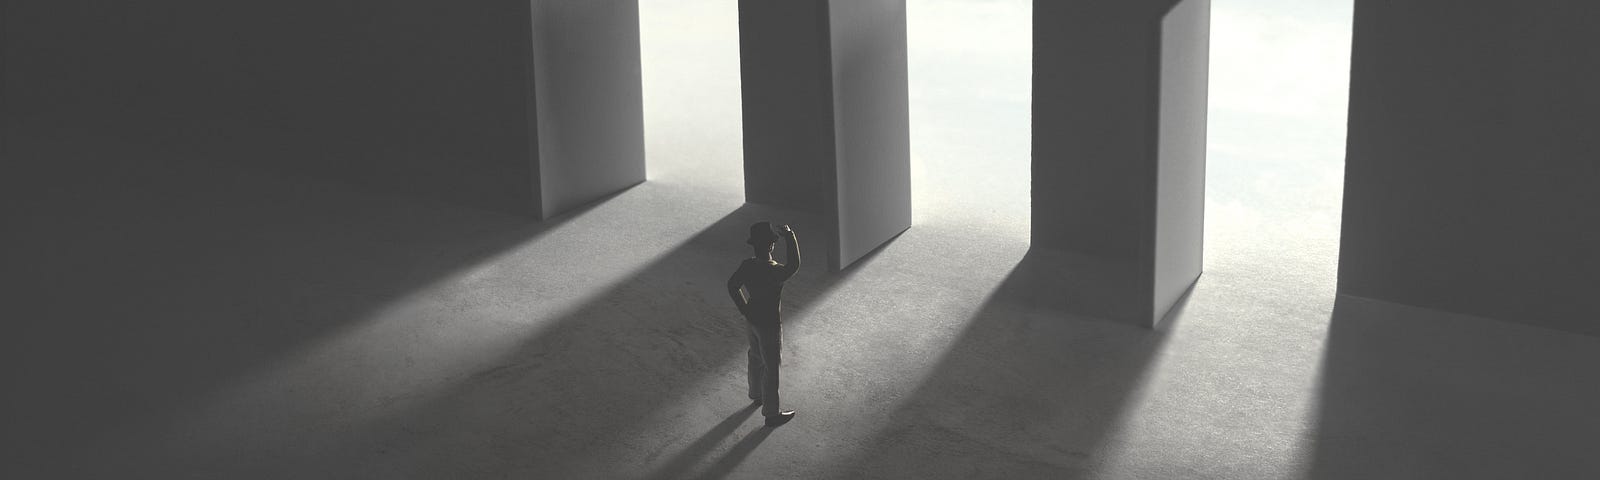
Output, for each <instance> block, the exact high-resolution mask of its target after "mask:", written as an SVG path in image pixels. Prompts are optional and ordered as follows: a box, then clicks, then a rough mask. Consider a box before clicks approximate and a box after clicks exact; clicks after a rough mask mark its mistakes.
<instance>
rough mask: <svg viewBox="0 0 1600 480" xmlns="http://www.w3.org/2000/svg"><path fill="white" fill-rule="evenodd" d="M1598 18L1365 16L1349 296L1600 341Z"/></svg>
mask: <svg viewBox="0 0 1600 480" xmlns="http://www.w3.org/2000/svg"><path fill="white" fill-rule="evenodd" d="M1597 14H1600V7H1596V6H1594V4H1593V3H1591V2H1576V1H1573V2H1565V1H1546V2H1526V3H1524V2H1509V1H1489V0H1474V1H1468V2H1459V1H1449V2H1447V1H1412V2H1382V1H1365V0H1362V1H1358V2H1357V4H1356V9H1355V28H1354V44H1353V50H1352V61H1351V80H1350V84H1351V96H1350V129H1349V140H1348V141H1349V146H1348V153H1347V155H1348V158H1347V160H1346V174H1345V195H1344V199H1345V200H1344V201H1345V204H1344V220H1343V225H1344V226H1343V232H1342V239H1341V245H1340V250H1341V251H1340V265H1339V270H1340V272H1339V288H1340V291H1341V292H1342V293H1346V294H1352V295H1359V296H1365V297H1373V298H1380V299H1385V300H1391V301H1397V302H1402V303H1409V304H1414V305H1419V306H1424V307H1430V308H1439V309H1444V310H1450V311H1457V312H1464V313H1470V314H1476V315H1483V316H1489V317H1494V318H1500V319H1504V320H1511V321H1519V322H1527V323H1532V324H1536V325H1542V326H1547V327H1553V328H1559V329H1565V330H1572V331H1579V332H1586V333H1590V334H1600V320H1596V319H1600V302H1597V300H1596V298H1597V297H1600V296H1597V295H1595V292H1597V291H1600V261H1597V254H1596V249H1597V248H1600V194H1597V192H1600V136H1596V135H1595V132H1597V131H1600V115H1597V112H1596V111H1597V109H1600V95H1597V94H1596V92H1595V88H1594V86H1595V85H1600V49H1597V48H1596V47H1595V46H1596V45H1600V31H1597V30H1596V29H1594V27H1593V25H1592V23H1591V22H1592V19H1594V18H1600V17H1597Z"/></svg>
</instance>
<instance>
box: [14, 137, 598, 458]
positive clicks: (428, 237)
mask: <svg viewBox="0 0 1600 480" xmlns="http://www.w3.org/2000/svg"><path fill="white" fill-rule="evenodd" d="M118 159H119V160H124V159H122V158H118ZM129 161H130V162H132V160H129ZM63 162H64V163H65V161H63ZM102 163H109V162H101V163H97V161H88V160H86V161H85V163H83V164H81V165H80V167H81V168H83V171H79V172H71V175H68V174H67V173H65V168H64V167H62V168H58V169H57V170H61V171H56V172H48V173H50V174H49V175H42V176H41V177H35V178H33V180H34V181H36V182H38V185H37V186H36V187H35V188H32V189H30V191H29V192H28V194H27V195H26V196H25V197H19V198H20V199H19V202H18V204H17V205H14V206H16V207H17V208H19V210H20V211H21V212H22V213H21V214H20V215H17V216H15V217H8V218H10V220H9V221H10V222H11V223H12V225H11V227H12V228H15V230H11V232H12V233H9V234H8V236H11V237H12V238H11V239H10V241H9V242H10V245H11V247H9V248H13V249H15V250H12V254H8V260H7V262H6V263H7V265H6V267H5V268H6V269H7V270H8V273H9V274H12V275H17V276H18V278H21V279H25V281H26V282H27V283H26V286H25V287H23V289H22V290H21V291H20V292H18V293H19V294H20V295H19V301H18V302H17V303H13V304H12V305H11V306H10V307H9V308H11V309H13V310H12V312H13V313H8V314H7V315H6V316H8V317H11V318H10V320H8V324H10V325H11V326H12V330H11V331H10V332H9V333H8V335H7V336H8V337H10V338H9V340H11V341H8V342H7V343H8V344H10V345H11V346H9V347H7V348H6V349H5V350H6V351H7V355H8V356H12V360H13V361H9V362H7V363H8V368H14V369H20V370H21V372H20V373H18V374H16V375H13V376H8V377H7V378H8V379H16V383H13V384H11V385H8V388H7V390H8V391H9V392H13V393H11V394H8V397H9V398H8V399H7V402H8V403H7V405H8V408H7V410H8V418H14V419H13V420H8V421H7V422H6V425H7V427H6V429H7V430H8V431H9V432H8V435H16V436H17V437H18V438H25V439H27V444H28V445H29V447H30V449H38V450H39V451H38V453H37V454H29V455H23V456H22V457H24V458H26V459H27V460H28V461H29V462H36V463H37V464H38V467H39V468H42V469H47V470H46V471H54V472H57V473H60V471H59V470H58V469H59V468H62V466H64V465H70V464H72V463H73V462H71V461H69V460H67V457H69V456H71V455H76V453H73V452H75V451H81V450H83V445H84V444H87V443H92V442H94V441H95V440H97V439H98V438H99V437H101V436H102V434H103V432H106V431H109V430H114V429H117V428H119V425H121V424H124V423H126V422H133V421H137V422H144V423H146V424H154V425H162V423H163V421H162V420H161V419H163V418H165V417H167V416H168V415H171V414H174V413H175V410H177V409H181V408H184V406H185V405H190V404H192V403H193V401H194V400H195V399H196V397H198V396H201V395H203V394H205V393H206V392H209V391H211V390H213V389H215V388H217V387H218V386H220V385H222V384H225V383H227V382H229V381H232V380H233V379H237V378H239V377H240V376H241V375H243V374H245V373H246V372H249V371H251V370H253V369H256V368H259V367H261V366H263V365H264V364H267V363H271V361H272V360H274V359H277V358H279V357H280V356H282V355H285V354H286V353H288V352H291V351H293V350H295V349H297V348H299V347H301V346H303V345H306V344H309V343H312V342H313V341H314V340H316V339H319V338H323V337H326V336H329V335H331V334H332V333H334V332H338V331H340V330H342V329H346V328H351V327H352V326H353V325H354V324H356V323H358V322H359V321H360V320H362V319H364V318H365V317H368V316H370V315H371V314H372V313H373V311H374V310H376V309H378V308H381V307H382V306H383V305H386V304H388V303H390V302H391V301H392V300H394V299H396V298H398V297H401V296H404V295H406V294H407V293H409V292H412V291H414V290H416V289H418V288H419V287H421V286H424V285H427V284H429V283H430V282H433V281H436V280H437V279H439V278H441V277H444V276H448V275H450V274H451V273H452V272H456V271H459V270H460V269H463V268H466V267H470V266H473V265H475V264H478V263H479V262H482V261H484V260H485V259H487V258H489V257H492V256H494V255H496V254H497V253H499V252H502V251H504V250H506V249H508V248H511V247H513V246H516V245H520V244H523V243H525V242H529V241H532V240H534V239H536V238H538V237H539V236H540V235H541V234H543V233H544V232H546V231H549V230H551V229H554V228H557V227H559V226H561V225H562V224H563V223H565V222H567V221H568V220H570V219H573V218H577V217H579V216H581V215H583V213H584V212H582V211H579V212H575V213H572V214H570V215H567V216H565V217H562V218H559V219H554V220H552V221H548V222H543V223H535V222H531V221H530V220H528V219H526V218H521V217H516V216H510V215H504V214H497V213H493V212H486V211H481V210H471V209H463V208H456V207H452V206H449V205H442V204H437V203H427V202H416V201H410V200H406V199H396V198H380V197H376V196H373V195H368V194H365V193H362V192H356V191H351V189H349V188H347V187H342V186H339V185H332V184H327V183H319V182H308V181H294V180H291V179H283V178H272V177H268V176H264V175H262V174H259V173H254V172H250V171H245V170H243V169H239V168H233V167H230V166H226V165H198V164H197V163H199V162H172V163H165V164H164V163H161V162H153V163H151V164H148V165H146V166H147V167H149V168H145V169H137V168H131V167H116V168H112V167H109V166H107V167H106V168H105V171H97V170H96V168H98V167H99V166H101V164H102ZM134 163H136V162H134ZM179 163H196V164H192V165H181V166H180V165H179ZM41 171H43V170H41ZM13 193H15V192H13ZM590 208H592V206H591V207H590ZM585 210H586V209H585ZM18 252H25V253H26V254H25V255H24V254H17V253H18ZM13 254H15V255H13ZM16 312H21V313H16ZM12 315H16V316H14V317H13V316H12ZM13 416H14V417H13ZM181 433H182V432H180V434H181ZM11 467H12V468H20V469H22V470H24V471H26V470H27V469H29V468H32V467H16V466H11ZM52 476H53V475H52Z"/></svg>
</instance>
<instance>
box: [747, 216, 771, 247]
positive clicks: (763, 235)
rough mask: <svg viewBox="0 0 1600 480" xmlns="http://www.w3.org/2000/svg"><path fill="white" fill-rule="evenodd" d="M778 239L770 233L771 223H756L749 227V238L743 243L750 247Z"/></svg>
mask: <svg viewBox="0 0 1600 480" xmlns="http://www.w3.org/2000/svg"><path fill="white" fill-rule="evenodd" d="M777 239H778V234H776V233H773V232H772V222H756V223H755V224H754V225H750V238H749V239H747V240H745V241H744V243H748V244H751V245H765V244H768V243H772V242H773V241H776V240H777Z"/></svg>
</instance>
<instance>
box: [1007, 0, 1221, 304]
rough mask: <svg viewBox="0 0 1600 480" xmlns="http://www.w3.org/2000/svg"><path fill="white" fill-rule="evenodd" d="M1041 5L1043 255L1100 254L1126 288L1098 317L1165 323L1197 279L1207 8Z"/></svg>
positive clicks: (1037, 192)
mask: <svg viewBox="0 0 1600 480" xmlns="http://www.w3.org/2000/svg"><path fill="white" fill-rule="evenodd" d="M1174 7H1176V9H1175V8H1174ZM1033 8H1034V10H1033V18H1034V26H1033V35H1034V47H1033V65H1034V66H1033V75H1034V77H1033V192H1032V200H1033V217H1032V244H1033V247H1034V248H1042V249H1050V250H1057V251H1062V252H1069V253H1072V254H1076V255H1084V256H1088V257H1093V258H1094V259H1096V260H1097V261H1096V262H1092V263H1093V264H1097V265H1102V266H1103V267H1104V268H1107V269H1109V270H1112V271H1106V272H1097V273H1095V275H1096V276H1099V277H1103V278H1107V279H1125V280H1123V282H1126V283H1119V284H1116V285H1108V286H1107V288H1109V289H1111V290H1112V291H1115V292H1118V293H1119V295H1117V296H1116V297H1117V298H1114V299H1108V300H1106V301H1107V302H1113V303H1115V304H1108V305H1098V306H1089V305H1085V307H1086V310H1092V311H1094V312H1097V314H1100V313H1098V312H1136V313H1134V314H1132V315H1131V316H1130V318H1125V319H1122V320H1129V321H1132V322H1134V323H1139V324H1144V325H1153V324H1154V323H1155V322H1156V321H1157V320H1159V318H1160V316H1161V314H1162V313H1164V312H1165V311H1166V309H1167V307H1168V306H1170V305H1171V299H1175V298H1176V297H1177V295H1178V294H1181V293H1182V291H1183V290H1184V289H1186V288H1187V287H1188V282H1189V281H1192V280H1193V279H1194V276H1195V275H1198V273H1199V269H1198V263H1197V262H1198V259H1199V248H1200V245H1199V242H1200V236H1199V235H1198V234H1199V233H1200V232H1201V231H1202V228H1201V225H1202V222H1201V218H1200V215H1201V214H1202V213H1203V210H1202V209H1203V208H1204V207H1203V205H1204V204H1203V189H1204V171H1205V169H1204V139H1205V127H1204V125H1205V88H1206V87H1205V81H1206V69H1205V64H1206V60H1205V58H1203V57H1200V58H1196V56H1203V55H1205V54H1206V52H1207V49H1208V48H1209V47H1208V46H1207V44H1206V42H1205V40H1206V39H1207V34H1208V32H1209V27H1208V26H1207V25H1206V23H1208V21H1209V13H1208V12H1209V4H1207V3H1205V2H1203V1H1196V0H1189V1H1188V2H1183V3H1182V4H1181V5H1180V4H1179V2H1178V1H1176V0H1141V1H1113V0H1104V1H1086V2H1054V1H1043V0H1040V1H1035V2H1034V6H1033ZM1169 12H1172V14H1171V15H1169V14H1168V13H1169ZM1165 50H1171V51H1165ZM1164 116H1171V118H1164ZM1158 224H1159V225H1161V227H1162V228H1160V229H1158V227H1157V225H1158ZM1158 231H1159V233H1160V234H1161V235H1162V237H1160V240H1159V243H1158V239H1157V235H1158ZM1158 251H1159V252H1160V253H1158ZM1158 255H1160V258H1161V260H1160V263H1159V264H1158V260H1157V257H1158ZM1158 265H1159V266H1158ZM1158 269H1159V272H1158ZM1129 271H1131V272H1132V273H1131V274H1130V273H1129ZM1158 273H1159V276H1160V279H1161V280H1160V281H1161V284H1160V287H1159V289H1160V291H1159V294H1160V295H1159V298H1158V295H1157V293H1158V292H1157V288H1158V287H1157V276H1158ZM1158 304H1160V305H1158Z"/></svg>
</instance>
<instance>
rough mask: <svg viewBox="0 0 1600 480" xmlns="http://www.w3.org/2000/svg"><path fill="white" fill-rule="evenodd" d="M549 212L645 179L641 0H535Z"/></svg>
mask: <svg viewBox="0 0 1600 480" xmlns="http://www.w3.org/2000/svg"><path fill="white" fill-rule="evenodd" d="M532 6H533V38H532V41H533V55H532V59H533V68H532V71H533V89H534V91H535V92H536V95H535V99H534V102H533V103H534V111H535V112H537V115H535V116H534V118H533V122H534V123H535V124H536V128H535V130H536V131H537V136H536V138H535V141H536V143H537V145H538V147H537V150H536V151H537V153H538V159H539V168H538V169H537V171H536V174H537V175H538V176H539V177H540V182H539V192H540V195H539V198H540V203H541V213H542V215H543V216H544V217H549V216H552V215H556V214H559V213H561V212H563V211H566V210H570V209H571V208H573V207H576V206H578V205H582V204H585V203H589V202H591V201H594V200H595V199H597V198H600V197H602V196H604V195H606V194H609V193H612V192H616V191H618V190H621V189H623V188H627V187H629V186H632V185H634V184H637V183H639V182H643V181H644V179H645V164H644V92H643V86H642V84H641V81H642V80H641V78H640V63H639V61H640V58H639V0H534V1H533V2H532Z"/></svg>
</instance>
